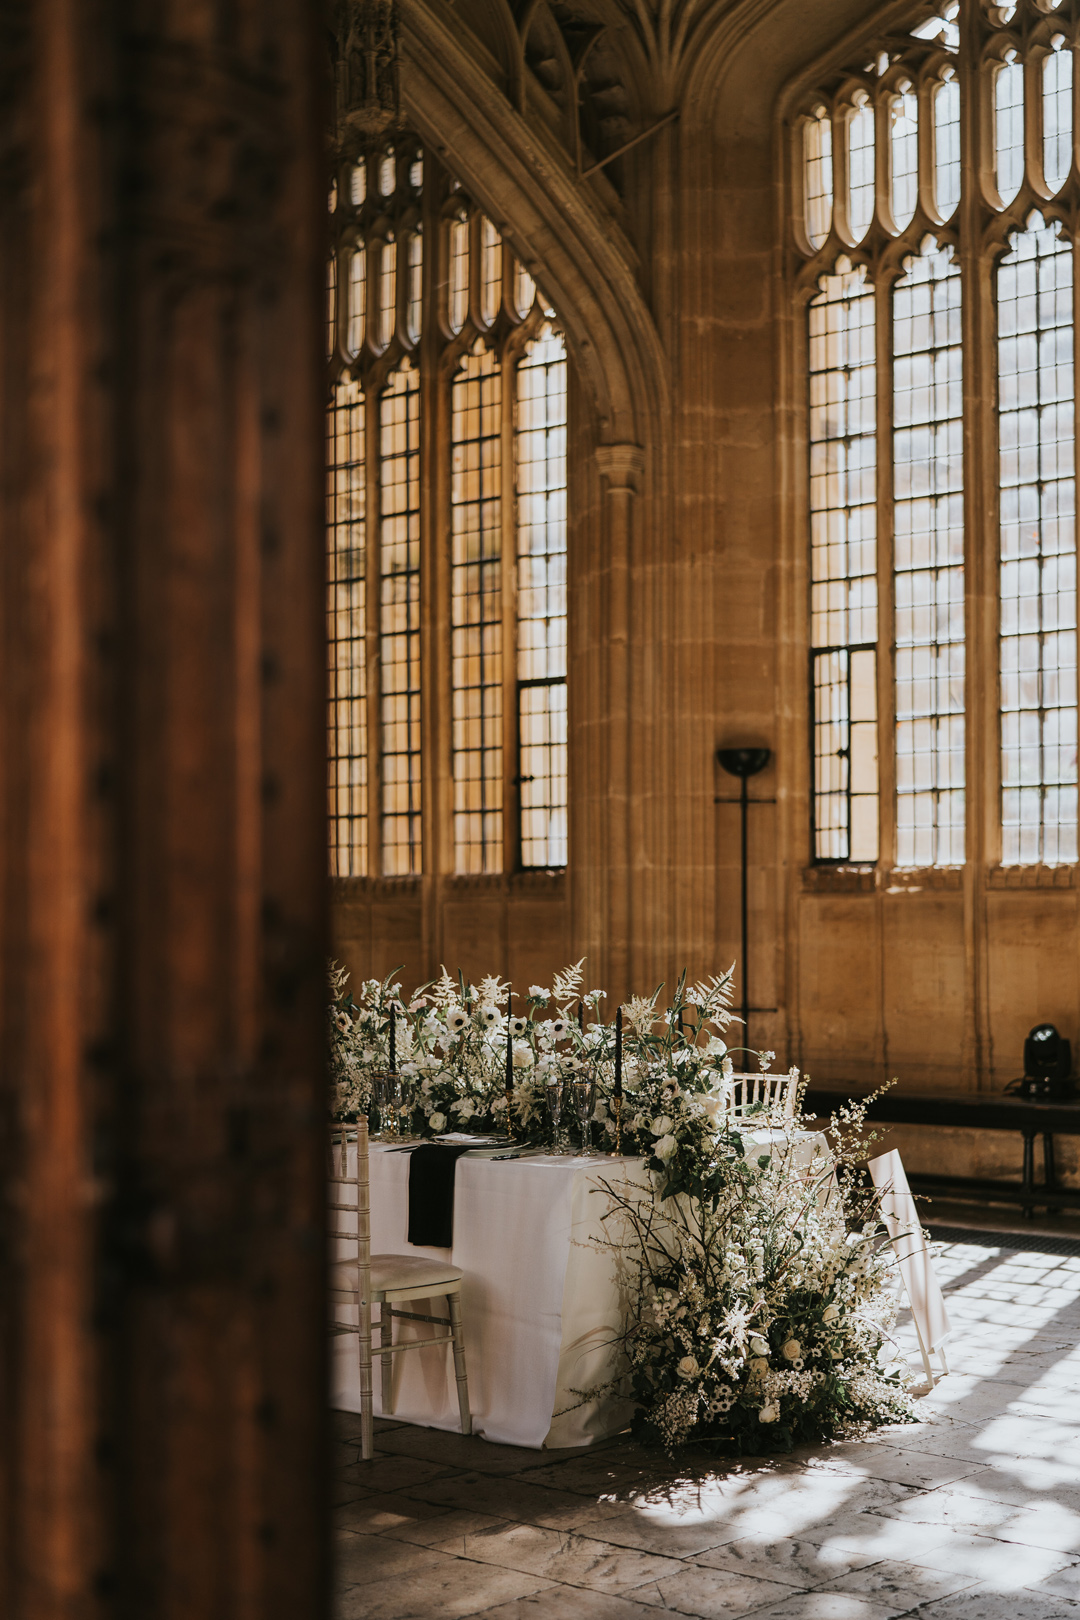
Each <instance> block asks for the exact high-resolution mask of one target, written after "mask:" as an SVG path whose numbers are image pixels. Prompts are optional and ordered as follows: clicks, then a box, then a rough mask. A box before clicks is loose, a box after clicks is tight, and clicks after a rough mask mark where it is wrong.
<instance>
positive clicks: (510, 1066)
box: [506, 984, 514, 1125]
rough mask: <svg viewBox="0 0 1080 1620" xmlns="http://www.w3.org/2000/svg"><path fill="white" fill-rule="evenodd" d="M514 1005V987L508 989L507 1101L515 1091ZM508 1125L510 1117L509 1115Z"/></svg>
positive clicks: (508, 986)
mask: <svg viewBox="0 0 1080 1620" xmlns="http://www.w3.org/2000/svg"><path fill="white" fill-rule="evenodd" d="M513 1005H514V989H513V986H512V985H509V984H508V985H507V987H506V1095H507V1099H509V1097H510V1093H511V1092H512V1091H513V1089H514V1034H513V1031H512V1029H511V1027H510V1014H511V1011H512V1009H513ZM506 1123H507V1125H509V1123H510V1116H509V1114H508V1115H507V1119H506Z"/></svg>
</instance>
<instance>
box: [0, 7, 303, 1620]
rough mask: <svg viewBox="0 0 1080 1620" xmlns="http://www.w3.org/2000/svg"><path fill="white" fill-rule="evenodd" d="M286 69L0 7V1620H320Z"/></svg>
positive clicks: (115, 18)
mask: <svg viewBox="0 0 1080 1620" xmlns="http://www.w3.org/2000/svg"><path fill="white" fill-rule="evenodd" d="M323 50H324V42H323V36H322V22H321V17H320V13H319V7H318V6H316V5H312V4H311V3H310V0H154V3H151V0H141V3H140V0H126V3H122V0H0V975H2V979H0V1614H2V1615H3V1616H4V1620H60V1617H63V1620H82V1617H84V1616H86V1617H90V1616H93V1617H106V1616H107V1617H113V1616H115V1617H121V1616H123V1617H132V1620H134V1617H136V1616H138V1617H140V1620H142V1617H148V1616H151V1615H153V1616H154V1617H155V1620H166V1617H175V1620H181V1617H183V1620H226V1617H227V1620H248V1617H252V1620H253V1617H256V1616H258V1617H260V1620H262V1617H277V1616H280V1617H281V1620H307V1617H314V1616H318V1615H321V1614H323V1613H324V1609H325V1556H324V1538H325V1534H326V1532H325V1530H324V1521H325V1514H324V1511H323V1510H324V1502H323V1495H322V1476H323V1471H324V1470H323V1456H322V1451H323V1433H324V1417H323V1414H324V1409H325V1355H324V1342H323V1333H322V1291H323V1278H322V1266H323V1241H322V1220H323V1216H322V1173H321V1136H322V1130H321V1127H322V1119H323V1112H324V1110H323V1101H322V1073H321V1039H322V1003H323V985H322V971H323V953H324V904H325V889H326V883H325V814H324V791H323V781H324V774H325V766H324V759H325V742H324V658H323V560H322V538H321V530H322V516H321V470H320V469H321V406H322V388H323V379H322V365H321V350H322V341H321V330H320V326H321V307H320V306H321V295H320V281H321V274H322V272H321V265H322V261H323V252H324V248H323V232H324V230H325V218H326V213H325V195H324V190H325V186H324V176H323V127H324V108H323V104H322V101H323Z"/></svg>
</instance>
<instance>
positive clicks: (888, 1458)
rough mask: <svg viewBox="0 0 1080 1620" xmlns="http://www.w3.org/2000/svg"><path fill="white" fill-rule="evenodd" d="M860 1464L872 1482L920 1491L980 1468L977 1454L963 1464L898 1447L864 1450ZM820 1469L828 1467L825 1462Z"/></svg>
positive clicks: (950, 1482) (953, 1458)
mask: <svg viewBox="0 0 1080 1620" xmlns="http://www.w3.org/2000/svg"><path fill="white" fill-rule="evenodd" d="M860 1460H861V1464H862V1467H863V1468H864V1470H865V1471H866V1472H867V1473H868V1474H870V1475H871V1476H872V1477H873V1478H875V1479H892V1480H896V1481H897V1483H898V1484H903V1485H916V1486H918V1487H919V1488H920V1489H922V1490H930V1489H931V1488H933V1487H935V1486H938V1485H949V1484H952V1482H953V1481H954V1480H958V1479H963V1478H964V1476H965V1474H970V1473H973V1472H974V1470H975V1469H976V1468H978V1467H980V1465H981V1462H980V1459H979V1457H978V1454H977V1453H976V1455H975V1456H974V1457H973V1458H972V1459H971V1461H969V1462H966V1461H962V1460H960V1459H958V1458H956V1457H940V1456H935V1455H934V1454H933V1453H932V1452H924V1451H914V1450H903V1449H901V1448H900V1447H899V1446H897V1445H873V1446H867V1448H866V1452H865V1454H864V1456H863V1457H862V1458H861V1459H860ZM822 1466H823V1467H826V1468H827V1467H828V1466H829V1465H828V1463H827V1462H826V1463H823V1465H822Z"/></svg>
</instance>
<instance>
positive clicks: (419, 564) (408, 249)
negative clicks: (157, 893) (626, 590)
mask: <svg viewBox="0 0 1080 1620" xmlns="http://www.w3.org/2000/svg"><path fill="white" fill-rule="evenodd" d="M330 209H331V226H332V238H333V241H334V252H333V254H332V257H331V261H330V266H329V270H328V276H327V287H328V300H327V326H328V344H327V346H328V350H329V356H330V388H331V393H330V403H329V409H328V418H327V420H328V441H327V442H328V461H327V495H328V508H327V517H328V545H329V571H328V592H329V596H328V611H329V632H330V735H329V785H330V826H331V871H332V872H333V873H334V874H335V875H337V876H343V877H350V876H363V875H371V876H382V877H403V876H411V875H416V874H419V873H421V872H423V871H425V870H440V871H443V872H456V873H460V874H463V875H465V874H486V873H499V872H503V871H507V870H514V869H516V868H519V867H524V868H528V867H542V868H555V867H560V866H563V865H565V863H566V859H567V771H566V612H567V604H566V482H567V473H566V399H567V386H566V382H567V378H566V351H565V346H564V343H563V339H562V336H561V334H560V332H559V328H558V323H557V319H556V316H555V312H554V311H553V310H552V309H550V308H549V307H548V306H547V305H546V303H545V301H544V298H543V296H542V295H541V294H540V293H539V292H538V290H537V287H536V284H535V283H534V281H533V280H532V277H531V276H530V274H529V273H528V271H527V270H526V269H525V267H524V266H523V265H522V264H520V262H519V261H518V260H517V259H516V257H515V255H514V254H513V252H512V251H511V250H510V248H509V246H508V245H507V244H506V243H505V242H504V240H503V237H502V234H501V232H500V230H499V228H498V225H497V223H496V222H495V221H493V220H492V219H490V218H489V217H488V216H487V215H486V214H484V212H483V211H482V210H481V209H480V208H479V207H478V206H477V205H476V204H475V203H474V202H473V201H472V199H470V198H469V197H468V196H467V195H466V193H465V192H464V191H463V190H462V188H461V187H460V186H459V185H458V183H457V181H456V180H455V179H454V177H453V176H452V175H450V174H449V173H448V172H447V171H446V170H445V169H444V168H443V167H442V165H440V164H439V163H438V162H437V161H436V160H434V159H433V158H431V157H430V156H429V155H427V154H424V153H422V152H421V150H420V149H419V146H418V145H417V143H416V142H415V141H414V140H411V139H408V138H404V137H402V138H399V139H397V140H396V141H395V143H394V145H393V146H392V147H387V148H386V149H385V150H383V151H380V152H376V153H372V154H370V155H369V156H368V157H367V158H366V159H364V160H362V161H361V162H359V163H357V164H354V165H345V166H343V168H342V171H341V172H340V173H339V174H338V176H337V179H336V183H335V185H334V186H333V187H332V189H331V195H330Z"/></svg>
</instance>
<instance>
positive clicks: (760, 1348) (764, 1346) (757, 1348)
mask: <svg viewBox="0 0 1080 1620" xmlns="http://www.w3.org/2000/svg"><path fill="white" fill-rule="evenodd" d="M768 1353H769V1342H768V1340H767V1339H763V1338H762V1337H761V1334H760V1333H753V1334H751V1336H750V1354H751V1355H753V1356H767V1355H768Z"/></svg>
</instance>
